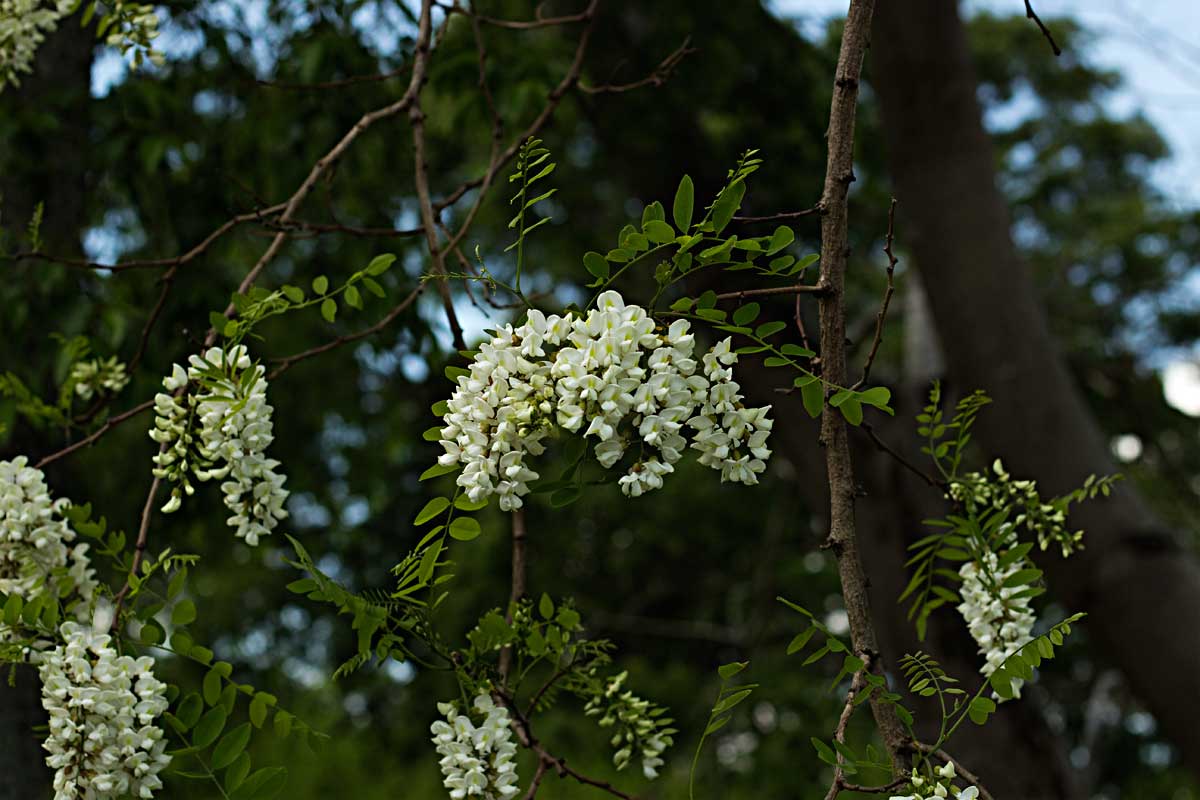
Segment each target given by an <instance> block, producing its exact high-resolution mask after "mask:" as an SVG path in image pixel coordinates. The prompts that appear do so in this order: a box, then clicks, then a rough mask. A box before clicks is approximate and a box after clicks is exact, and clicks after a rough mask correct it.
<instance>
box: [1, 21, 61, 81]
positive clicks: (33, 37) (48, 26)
mask: <svg viewBox="0 0 1200 800" xmlns="http://www.w3.org/2000/svg"><path fill="white" fill-rule="evenodd" d="M74 7H75V2H74V0H0V91H3V89H4V87H5V85H6V84H9V83H11V84H13V85H14V86H15V85H18V84H20V82H21V81H20V79H19V78H18V77H17V76H18V75H20V74H21V73H23V72H29V71H31V69H32V68H33V57H34V54H35V53H36V52H37V49H38V46H39V45H40V44H41V43H42V40H43V39H45V38H46V35H47V34H49V33H51V32H52V31H53V30H54V29H55V28H57V27H58V21H59V20H60V19H62V18H63V17H64V16H66V15H67V14H69V13H71V9H72V8H74Z"/></svg>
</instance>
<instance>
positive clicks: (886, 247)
mask: <svg viewBox="0 0 1200 800" xmlns="http://www.w3.org/2000/svg"><path fill="white" fill-rule="evenodd" d="M895 224H896V198H894V197H893V198H892V203H891V205H890V206H888V226H887V237H886V238H885V239H884V241H883V252H884V253H886V254H887V259H888V265H887V288H885V289H884V290H883V301H882V302H881V303H880V304H879V312H878V313H876V315H875V338H874V339H873V340H872V341H871V350H870V352H868V353H867V360H866V363H864V364H863V371H862V377H861V378H859V379H858V383H856V384H854V385H853V386H851V387H850V388H851V390H856V389H858V388H860V387H862V386H864V385H865V384H866V382H867V378H869V377H870V375H871V365H872V364H874V363H875V356H876V354H878V353H879V345H880V344H882V342H883V322H884V320H885V319H887V312H888V306H889V305H891V302H892V295H893V294H895V292H896V280H895V274H896V263H897V262H896V254H895V253H893V252H892V243H893V242H894V241H895Z"/></svg>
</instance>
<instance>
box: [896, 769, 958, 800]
mask: <svg viewBox="0 0 1200 800" xmlns="http://www.w3.org/2000/svg"><path fill="white" fill-rule="evenodd" d="M933 772H934V777H933V779H929V778H922V777H921V776H920V775H915V774H914V775H913V776H912V780H911V781H910V782H909V783H910V788H911V789H912V791H913V793H912V794H906V795H892V796H891V797H890V798H889V800H943V798H953V800H978V798H979V789H977V788H975V787H974V786H968V787H967V788H966V789H959V788H958V787H956V786H955V785H954V784H953V783H952V782H951V781H953V780H954V778H956V777H957V774H956V773H955V770H954V764H953V763H950V764H946V765H945V766H942V767H938V768H937V769H935V770H934V771H933Z"/></svg>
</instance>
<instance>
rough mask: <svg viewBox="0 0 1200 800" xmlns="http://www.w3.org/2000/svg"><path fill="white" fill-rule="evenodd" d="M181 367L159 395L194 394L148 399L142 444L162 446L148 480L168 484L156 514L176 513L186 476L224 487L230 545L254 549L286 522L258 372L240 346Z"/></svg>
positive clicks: (209, 353) (187, 480) (267, 409)
mask: <svg viewBox="0 0 1200 800" xmlns="http://www.w3.org/2000/svg"><path fill="white" fill-rule="evenodd" d="M189 364H190V366H189V367H188V368H187V370H184V368H183V367H181V366H180V365H178V364H176V365H175V367H174V369H173V370H172V373H171V375H169V376H167V377H166V378H164V379H163V387H164V388H165V389H166V390H167V391H168V392H178V391H179V390H181V389H183V388H185V387H186V386H187V385H188V384H189V382H192V381H194V382H196V383H197V385H198V388H197V389H196V390H195V391H192V392H187V393H185V394H183V395H182V397H179V396H176V395H173V394H167V393H166V392H161V393H159V394H158V395H156V396H155V398H154V403H155V420H154V427H153V428H152V429H151V430H150V438H151V439H154V440H155V441H156V442H159V443H161V444H162V445H163V450H162V452H160V453H159V454H158V455H156V456H155V457H154V463H155V469H154V474H155V475H156V476H158V477H160V478H166V479H167V480H169V481H171V482H172V483H175V484H176V485H175V487H174V488H173V489H172V490H171V499H170V500H168V501H167V504H166V505H165V506H163V509H162V510H163V511H164V512H165V513H171V512H173V511H176V510H178V509H179V507H180V505H182V501H183V496H184V495H190V494H192V492H193V491H194V487H193V486H192V484H191V480H190V476H195V477H196V478H197V479H198V480H201V481H207V480H211V479H214V478H215V479H224V480H223V481H222V483H221V491H222V492H223V493H224V495H225V505H226V506H227V507H228V508H229V510H230V511H232V512H233V516H231V517H229V519H228V520H227V522H228V523H229V525H230V526H231V527H233V528H234V529H235V530H236V535H237V536H238V537H240V538H243V539H245V540H246V543H247V544H249V545H256V544H258V540H259V538H260V537H262V536H265V535H267V534H269V533H270V532H271V531H272V529H274V528H275V526H276V525H278V524H279V520H281V519H283V518H284V517H286V516H287V511H286V510H285V509H284V507H283V504H284V501H285V500H286V499H287V496H288V492H287V490H286V489H284V488H283V484H284V481H286V477H285V476H284V475H282V474H280V473H278V472H276V471H275V468H276V467H278V466H279V462H278V461H276V460H274V459H271V458H267V457H266V449H267V446H268V445H270V444H271V442H272V441H273V440H274V438H275V437H274V432H273V427H274V426H273V424H272V422H271V412H272V411H273V409H272V407H271V406H270V405H269V404H268V403H267V380H266V378H265V377H264V373H265V370H264V368H263V367H262V365H261V364H254V363H253V362H252V361H251V360H250V355H249V352H248V351H247V349H246V347H245V346H244V345H237V346H235V347H232V348H230V349H229V350H223V349H221V348H219V347H213V348H210V349H209V350H208V351H207V352H205V353H204V355H203V356H198V355H194V356H192V357H191V359H190V360H189Z"/></svg>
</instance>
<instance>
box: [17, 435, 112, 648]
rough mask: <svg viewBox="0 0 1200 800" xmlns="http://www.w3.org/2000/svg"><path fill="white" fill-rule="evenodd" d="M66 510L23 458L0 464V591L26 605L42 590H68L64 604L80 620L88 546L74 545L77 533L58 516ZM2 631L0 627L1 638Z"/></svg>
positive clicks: (87, 581)
mask: <svg viewBox="0 0 1200 800" xmlns="http://www.w3.org/2000/svg"><path fill="white" fill-rule="evenodd" d="M68 505H69V502H68V501H67V500H66V499H64V498H60V499H58V500H52V499H51V498H50V489H49V487H47V486H46V476H45V475H44V474H43V473H42V471H41V470H40V469H35V468H33V467H30V466H29V459H27V458H26V457H25V456H17V457H16V458H14V459H12V460H11V461H0V592H2V593H3V594H5V595H17V596H19V597H21V598H22V599H23V600H25V601H27V602H28V601H29V600H31V599H33V598H34V597H35V596H37V595H38V594H40V593H41V592H43V591H46V590H49V591H50V593H51V595H52V596H58V595H61V594H63V590H66V589H70V590H71V591H69V592H68V595H69V600H68V603H72V602H73V603H74V604H75V606H76V609H77V613H78V614H79V615H80V618H81V619H83V618H86V616H87V614H88V613H90V612H89V609H88V605H89V604H90V601H91V599H92V595H93V593H94V591H95V588H96V579H95V576H94V574H93V571H92V569H91V566H90V562H89V560H88V555H87V550H88V546H87V545H86V544H73V542H74V540H75V532H74V531H73V530H71V527H70V526H69V525H68V524H67V521H66V519H64V518H63V516H62V512H63V510H64V509H65V508H66V506H68ZM68 584H69V586H68ZM4 631H5V627H4V625H3V624H0V639H3V638H4Z"/></svg>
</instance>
